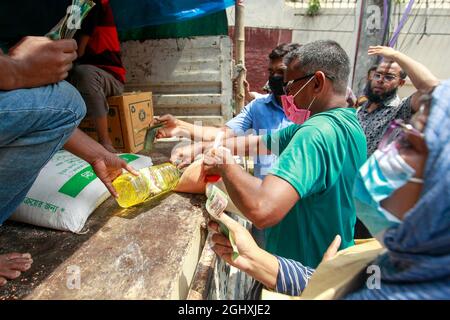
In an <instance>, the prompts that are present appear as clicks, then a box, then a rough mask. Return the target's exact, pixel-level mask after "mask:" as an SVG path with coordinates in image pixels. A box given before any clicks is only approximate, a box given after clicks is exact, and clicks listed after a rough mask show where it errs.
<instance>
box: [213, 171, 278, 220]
mask: <svg viewBox="0 0 450 320" xmlns="http://www.w3.org/2000/svg"><path fill="white" fill-rule="evenodd" d="M221 176H222V179H223V181H224V183H225V186H226V189H227V192H228V195H229V196H230V199H232V200H233V203H234V204H235V205H236V207H237V208H238V209H239V210H240V211H241V212H242V213H243V214H244V215H245V217H246V218H247V219H248V220H250V221H251V222H252V223H253V224H254V225H255V226H256V227H258V228H261V229H262V228H264V227H265V225H264V223H266V222H268V221H270V220H271V219H270V217H268V215H270V212H269V211H270V210H269V211H268V210H265V209H268V208H269V207H268V206H266V205H265V204H264V203H265V198H266V197H265V195H264V194H263V192H262V188H261V186H262V180H261V179H258V178H256V177H253V176H252V175H250V174H248V173H246V172H245V171H244V170H243V169H242V167H240V166H239V165H237V164H232V165H224V166H222V169H221Z"/></svg>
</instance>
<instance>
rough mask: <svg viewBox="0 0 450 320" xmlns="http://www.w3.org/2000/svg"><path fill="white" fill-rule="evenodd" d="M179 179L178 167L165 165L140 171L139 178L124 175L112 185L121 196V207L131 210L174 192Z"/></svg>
mask: <svg viewBox="0 0 450 320" xmlns="http://www.w3.org/2000/svg"><path fill="white" fill-rule="evenodd" d="M179 179H180V171H179V170H178V169H177V167H175V166H174V165H173V164H171V163H163V164H160V165H156V166H152V167H147V168H143V169H141V170H139V176H134V175H132V174H131V173H124V174H122V175H121V176H119V177H118V178H117V179H116V180H114V181H113V183H112V184H113V186H114V188H115V189H116V191H117V193H118V195H119V197H118V198H116V201H117V203H118V204H119V206H121V207H122V208H129V207H131V206H134V205H137V204H139V203H142V202H144V201H146V200H150V199H153V198H155V197H157V196H159V195H161V194H163V193H166V192H169V191H171V190H173V189H174V188H175V187H176V185H177V184H178V181H179Z"/></svg>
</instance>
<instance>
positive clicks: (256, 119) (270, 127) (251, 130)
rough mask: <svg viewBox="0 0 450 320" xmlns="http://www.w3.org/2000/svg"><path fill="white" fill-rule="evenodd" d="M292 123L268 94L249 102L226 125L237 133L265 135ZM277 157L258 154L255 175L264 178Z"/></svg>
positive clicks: (271, 95) (272, 96) (273, 97)
mask: <svg viewBox="0 0 450 320" xmlns="http://www.w3.org/2000/svg"><path fill="white" fill-rule="evenodd" d="M292 124H293V123H292V122H291V121H290V120H289V119H288V118H287V117H286V115H285V114H284V111H283V107H282V106H280V105H279V104H278V102H277V100H276V99H275V96H274V95H273V94H266V95H263V96H261V97H259V98H256V99H254V100H253V101H252V102H250V103H249V104H247V105H246V106H245V107H244V109H242V111H241V113H239V114H238V115H237V116H236V117H234V118H233V119H231V120H230V121H228V122H227V123H226V126H227V127H228V128H230V129H231V130H233V131H234V133H235V134H236V135H244V134H245V135H248V134H255V135H265V134H269V133H275V132H276V131H278V130H280V129H283V128H286V127H288V126H290V125H292ZM276 159H277V156H276V155H268V156H258V157H257V158H256V161H255V170H254V175H255V177H258V178H260V179H264V177H265V176H266V175H267V174H268V173H269V171H270V169H271V167H272V165H273V164H274V163H275V160H276Z"/></svg>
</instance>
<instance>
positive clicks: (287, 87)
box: [283, 73, 334, 94]
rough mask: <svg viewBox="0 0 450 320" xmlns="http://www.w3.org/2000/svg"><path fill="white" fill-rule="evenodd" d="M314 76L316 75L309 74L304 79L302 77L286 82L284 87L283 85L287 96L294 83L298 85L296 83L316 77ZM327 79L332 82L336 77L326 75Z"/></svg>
mask: <svg viewBox="0 0 450 320" xmlns="http://www.w3.org/2000/svg"><path fill="white" fill-rule="evenodd" d="M314 75H315V73H310V74H307V75H306V76H303V77H300V78H297V79H294V80H291V81H288V82H285V83H284V85H283V89H284V92H285V93H286V94H287V93H288V92H289V90H290V87H291V86H292V85H293V84H294V83H296V82H298V81H302V80H305V79H308V78H311V77H312V76H314ZM325 77H327V78H328V79H330V80H331V81H333V80H334V77H332V76H329V75H325Z"/></svg>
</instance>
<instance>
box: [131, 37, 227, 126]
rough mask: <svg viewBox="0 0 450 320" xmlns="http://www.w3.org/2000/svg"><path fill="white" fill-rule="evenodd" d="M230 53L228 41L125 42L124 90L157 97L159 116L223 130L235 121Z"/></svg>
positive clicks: (194, 39)
mask: <svg viewBox="0 0 450 320" xmlns="http://www.w3.org/2000/svg"><path fill="white" fill-rule="evenodd" d="M231 51H232V47H231V41H230V38H229V37H228V36H207V37H194V38H183V39H162V40H145V41H126V42H123V43H122V57H123V63H124V66H125V68H126V70H127V82H126V86H125V88H126V90H127V91H151V92H153V106H154V110H155V115H163V114H166V113H171V114H173V115H175V116H177V117H178V118H180V119H183V120H186V121H189V122H195V121H201V122H202V124H204V125H219V126H220V125H223V124H224V123H225V122H226V121H227V120H229V119H230V118H231V116H232V96H231V95H232V84H231V76H232V61H231Z"/></svg>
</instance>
